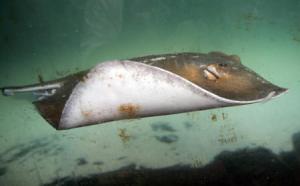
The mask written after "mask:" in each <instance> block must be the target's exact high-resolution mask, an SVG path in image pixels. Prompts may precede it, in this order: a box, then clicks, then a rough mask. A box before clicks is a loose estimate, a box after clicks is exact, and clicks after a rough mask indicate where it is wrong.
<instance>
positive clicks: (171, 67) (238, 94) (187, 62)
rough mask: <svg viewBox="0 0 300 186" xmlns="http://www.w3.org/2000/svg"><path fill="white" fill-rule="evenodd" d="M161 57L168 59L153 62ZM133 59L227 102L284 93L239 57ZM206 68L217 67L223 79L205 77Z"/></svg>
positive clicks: (183, 55)
mask: <svg viewBox="0 0 300 186" xmlns="http://www.w3.org/2000/svg"><path fill="white" fill-rule="evenodd" d="M174 56H175V57H174ZM160 57H165V59H161V60H155V61H151V60H150V59H155V58H157V59H159V58H160ZM131 60H133V61H141V62H144V63H146V64H150V65H152V66H156V67H159V68H162V69H165V70H167V71H170V72H173V73H175V74H177V75H179V76H181V77H183V78H185V79H187V80H189V81H191V82H193V83H195V84H196V85H198V86H200V87H202V88H203V89H205V90H208V91H209V92H212V93H214V94H216V95H218V96H220V97H224V98H227V99H232V100H238V101H251V100H256V99H261V98H264V97H266V96H268V94H269V93H270V92H272V91H276V93H277V92H278V94H279V93H280V92H282V91H285V89H283V88H280V87H277V86H275V85H273V84H271V83H270V82H268V81H267V80H265V79H263V78H262V77H261V76H259V75H258V74H257V73H255V72H253V71H252V70H250V69H249V68H247V67H245V66H244V65H242V64H241V61H240V58H239V57H238V56H236V55H226V54H224V53H221V52H210V53H208V54H200V53H179V54H166V55H153V56H145V57H139V58H133V59H131ZM207 66H213V67H215V69H216V70H217V71H218V72H219V73H220V74H222V75H223V76H222V77H220V78H217V79H216V80H211V79H208V78H206V77H205V74H204V70H205V69H206V67H207ZM263 82H264V83H263Z"/></svg>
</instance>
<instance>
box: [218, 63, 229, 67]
mask: <svg viewBox="0 0 300 186" xmlns="http://www.w3.org/2000/svg"><path fill="white" fill-rule="evenodd" d="M218 65H219V67H227V64H226V63H219V64H218Z"/></svg>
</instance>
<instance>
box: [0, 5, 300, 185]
mask: <svg viewBox="0 0 300 186" xmlns="http://www.w3.org/2000/svg"><path fill="white" fill-rule="evenodd" d="M299 10H300V1H298V0H247V1H240V0H85V1H83V0H42V1H41V0H24V1H21V0H6V1H5V0H3V1H0V43H1V45H0V47H1V50H0V53H1V54H0V63H1V64H0V87H3V86H8V85H9V86H10V85H23V84H31V83H36V82H38V81H39V79H41V78H43V79H44V80H51V79H56V78H60V77H64V76H66V75H68V74H71V73H75V72H78V71H80V70H85V69H88V68H91V67H93V66H95V65H96V64H97V63H99V62H103V61H106V60H112V59H128V58H132V57H138V56H144V55H151V54H163V53H176V52H200V53H207V52H210V51H222V52H224V53H227V54H236V55H239V56H240V57H241V60H242V63H243V64H244V65H245V66H248V67H250V68H251V69H253V70H254V71H256V72H257V73H258V74H260V75H262V76H263V77H264V78H266V79H267V80H270V81H271V82H272V83H274V84H277V85H279V86H282V87H285V88H288V89H289V92H288V93H286V94H284V95H282V96H280V97H279V98H276V99H274V100H271V101H269V102H266V103H259V104H253V105H247V106H239V107H229V108H221V109H211V110H206V111H199V112H190V113H183V114H176V115H169V116H158V117H150V118H143V119H135V120H122V121H115V122H109V123H105V124H99V125H93V126H88V127H83V128H76V129H71V130H65V131H56V130H55V129H54V128H52V127H51V126H50V125H49V124H48V123H47V122H46V121H45V120H44V119H43V118H42V117H41V116H40V115H39V114H38V112H37V111H36V109H35V108H34V106H33V105H32V104H31V98H30V96H26V95H24V96H16V97H4V96H0V185H1V186H6V185H7V186H12V185H33V186H35V185H124V184H126V185H168V184H169V185H171V184H172V185H221V184H222V185H300V176H299V175H300V122H299V121H300V114H299V111H300V76H299V74H300V11H299Z"/></svg>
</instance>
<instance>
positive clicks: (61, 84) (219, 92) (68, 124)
mask: <svg viewBox="0 0 300 186" xmlns="http://www.w3.org/2000/svg"><path fill="white" fill-rule="evenodd" d="M286 91H287V89H285V88H281V87H279V86H276V85H274V84H272V83H271V82H269V81H267V80H266V79H264V78H263V77H261V76H260V75H258V74H257V73H255V72H254V71H253V70H251V69H249V68H247V67H246V66H244V65H243V64H242V63H241V60H240V58H239V57H238V56H237V55H226V54H224V53H221V52H210V53H208V54H202V53H175V54H161V55H150V56H143V57H137V58H132V59H129V60H111V61H105V62H102V63H99V64H98V65H96V66H95V67H93V68H91V69H89V70H86V71H82V72H78V73H76V74H72V75H69V76H67V77H65V78H61V79H57V80H53V81H48V82H44V83H40V84H34V85H27V86H17V87H4V88H2V93H3V95H6V96H11V95H15V94H16V93H21V92H32V93H33V94H35V95H36V96H37V100H36V101H34V102H33V104H34V105H35V106H36V108H37V110H38V111H39V113H40V114H41V115H42V116H43V117H44V118H45V119H46V120H47V121H48V122H49V123H50V124H51V125H52V126H53V127H54V128H56V129H69V128H75V127H82V126H87V125H92V124H99V123H103V122H108V121H112V120H121V119H128V118H141V117H148V116H158V115H167V114H176V113H182V112H189V111H198V110H205V109H212V108H219V107H227V106H235V105H244V104H251V103H257V102H262V101H268V100H270V99H272V98H275V97H277V96H279V95H281V94H282V93H284V92H286Z"/></svg>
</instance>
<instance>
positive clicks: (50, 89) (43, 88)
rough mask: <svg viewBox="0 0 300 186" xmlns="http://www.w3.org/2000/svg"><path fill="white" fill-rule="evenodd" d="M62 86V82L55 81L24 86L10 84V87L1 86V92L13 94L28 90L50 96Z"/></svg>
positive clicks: (8, 94) (7, 94)
mask: <svg viewBox="0 0 300 186" xmlns="http://www.w3.org/2000/svg"><path fill="white" fill-rule="evenodd" d="M62 86H63V83H62V82H55V83H45V84H44V83H41V84H32V85H25V86H11V87H2V88H0V89H1V92H2V95H4V96H13V95H15V94H17V93H26V92H30V93H32V94H33V95H36V96H51V95H53V94H54V93H55V92H56V90H57V89H59V88H61V87H62Z"/></svg>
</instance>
